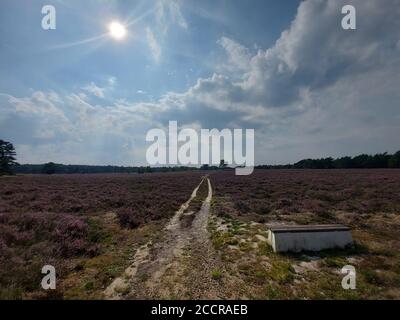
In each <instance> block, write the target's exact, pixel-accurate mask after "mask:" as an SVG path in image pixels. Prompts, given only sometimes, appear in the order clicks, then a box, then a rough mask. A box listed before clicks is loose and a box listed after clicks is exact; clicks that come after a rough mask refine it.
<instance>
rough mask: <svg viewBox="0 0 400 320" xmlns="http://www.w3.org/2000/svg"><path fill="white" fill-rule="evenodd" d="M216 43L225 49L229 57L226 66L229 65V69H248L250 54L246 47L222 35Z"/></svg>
mask: <svg viewBox="0 0 400 320" xmlns="http://www.w3.org/2000/svg"><path fill="white" fill-rule="evenodd" d="M217 43H218V44H219V45H221V46H222V47H223V48H224V49H225V50H226V52H227V54H228V57H229V64H228V66H230V67H231V68H230V69H231V70H232V69H236V68H238V69H239V70H240V71H243V70H246V69H248V67H249V63H250V59H251V55H250V52H249V50H248V49H247V48H246V47H244V46H242V45H240V44H239V43H237V42H236V41H234V40H232V39H230V38H227V37H222V38H221V39H220V40H218V41H217Z"/></svg>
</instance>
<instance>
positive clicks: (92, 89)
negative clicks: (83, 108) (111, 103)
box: [82, 82, 106, 98]
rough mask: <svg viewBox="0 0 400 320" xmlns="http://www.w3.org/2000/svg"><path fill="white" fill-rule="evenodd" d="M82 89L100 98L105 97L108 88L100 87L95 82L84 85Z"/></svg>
mask: <svg viewBox="0 0 400 320" xmlns="http://www.w3.org/2000/svg"><path fill="white" fill-rule="evenodd" d="M82 89H83V90H85V91H86V92H88V93H90V94H92V95H94V96H96V97H98V98H104V92H105V90H106V89H105V88H100V87H98V86H97V85H96V84H95V83H94V82H91V83H89V84H88V85H87V86H84V87H82Z"/></svg>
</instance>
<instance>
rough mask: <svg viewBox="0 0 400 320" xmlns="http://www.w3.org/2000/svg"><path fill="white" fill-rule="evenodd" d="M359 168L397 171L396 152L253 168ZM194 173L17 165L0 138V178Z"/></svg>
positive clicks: (398, 156)
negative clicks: (8, 175) (85, 174)
mask: <svg viewBox="0 0 400 320" xmlns="http://www.w3.org/2000/svg"><path fill="white" fill-rule="evenodd" d="M353 168H354V169H356V168H358V169H361V168H365V169H366V168H400V151H397V152H396V153H394V154H389V153H387V152H385V153H378V154H375V155H368V154H361V155H358V156H355V157H349V156H347V157H341V158H337V159H334V158H332V157H329V158H321V159H304V160H301V161H299V162H296V163H295V164H287V165H261V166H256V169H353ZM221 169H229V168H228V167H227V164H226V163H225V161H224V160H221V162H220V165H219V166H209V165H203V166H202V167H200V170H221ZM189 170H197V168H194V167H185V166H181V167H157V168H154V167H135V166H132V167H124V166H110V165H109V166H96V165H95V166H92V165H65V164H59V163H54V162H48V163H45V164H18V163H17V162H16V152H15V149H14V146H13V144H12V143H10V142H8V141H4V140H1V139H0V175H4V174H15V173H19V174H56V173H57V174H72V173H148V172H173V171H189Z"/></svg>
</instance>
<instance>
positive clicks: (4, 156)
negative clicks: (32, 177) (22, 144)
mask: <svg viewBox="0 0 400 320" xmlns="http://www.w3.org/2000/svg"><path fill="white" fill-rule="evenodd" d="M16 155H17V154H16V152H15V149H14V146H13V145H12V143H11V142H8V141H4V140H0V174H13V166H15V165H16V164H17V163H16V162H15V160H16V159H15V156H16Z"/></svg>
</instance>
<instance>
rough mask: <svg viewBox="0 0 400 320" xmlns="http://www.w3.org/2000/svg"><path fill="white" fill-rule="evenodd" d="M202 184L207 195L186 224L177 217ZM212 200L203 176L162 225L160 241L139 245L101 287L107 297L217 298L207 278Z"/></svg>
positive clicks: (210, 259)
mask: <svg viewBox="0 0 400 320" xmlns="http://www.w3.org/2000/svg"><path fill="white" fill-rule="evenodd" d="M202 183H207V184H208V195H207V198H206V199H205V200H204V202H203V204H202V207H201V209H200V210H199V211H198V212H197V213H195V217H194V219H193V222H192V223H191V224H190V225H189V226H184V225H182V224H181V217H182V215H183V214H184V213H185V211H186V210H187V208H188V207H189V205H190V202H191V201H192V200H193V199H194V198H195V197H196V196H197V191H198V189H199V187H200V185H201V184H202ZM211 200H212V187H211V183H210V180H209V179H208V178H207V177H205V178H203V180H202V181H201V182H200V184H199V185H198V186H197V187H196V188H195V189H194V190H193V193H192V195H191V197H190V199H189V200H188V201H187V202H185V203H184V204H182V206H181V207H180V209H179V210H178V211H177V212H176V214H175V215H174V217H172V218H171V220H170V221H169V222H168V224H167V225H166V227H165V230H164V234H163V238H162V240H161V241H159V242H157V243H156V244H154V245H152V244H151V243H148V244H146V245H144V246H142V247H140V248H139V249H138V250H137V252H136V254H135V256H134V259H133V263H132V265H131V266H130V267H129V268H127V269H126V270H125V273H124V275H123V276H122V277H120V278H117V279H115V280H114V281H113V283H112V284H111V285H110V286H109V287H108V288H107V289H106V290H105V292H104V295H105V297H106V298H107V299H126V298H128V299H169V298H176V299H185V298H187V299H189V298H193V299H196V298H197V299H203V298H204V299H206V298H210V299H211V298H218V297H221V293H220V292H221V288H218V284H217V283H215V281H213V280H212V279H211V276H210V275H211V270H212V268H213V267H215V266H216V265H217V264H218V259H217V257H216V254H215V252H214V250H213V248H212V246H211V244H210V241H209V235H208V231H207V224H208V218H209V214H210V203H211Z"/></svg>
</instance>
